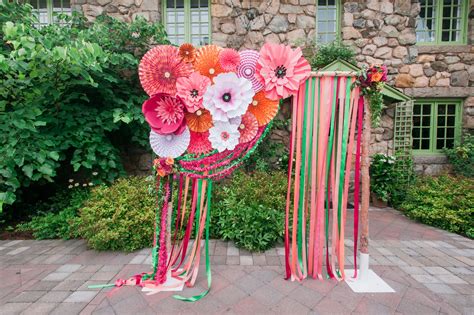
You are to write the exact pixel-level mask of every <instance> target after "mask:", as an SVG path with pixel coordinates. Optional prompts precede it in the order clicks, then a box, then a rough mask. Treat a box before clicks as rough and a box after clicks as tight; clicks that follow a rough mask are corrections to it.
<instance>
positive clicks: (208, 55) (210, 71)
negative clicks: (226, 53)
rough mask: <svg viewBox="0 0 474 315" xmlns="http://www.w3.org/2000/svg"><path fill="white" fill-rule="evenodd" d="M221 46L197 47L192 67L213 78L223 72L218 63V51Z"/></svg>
mask: <svg viewBox="0 0 474 315" xmlns="http://www.w3.org/2000/svg"><path fill="white" fill-rule="evenodd" d="M221 50H222V48H220V47H218V46H216V45H207V46H203V47H201V48H199V49H198V51H197V52H196V60H195V61H194V69H196V70H197V71H199V73H200V74H202V75H205V76H206V77H208V78H209V79H211V80H212V79H213V78H214V77H215V76H217V75H218V74H220V73H222V72H224V69H222V67H221V65H220V64H219V52H220V51H221Z"/></svg>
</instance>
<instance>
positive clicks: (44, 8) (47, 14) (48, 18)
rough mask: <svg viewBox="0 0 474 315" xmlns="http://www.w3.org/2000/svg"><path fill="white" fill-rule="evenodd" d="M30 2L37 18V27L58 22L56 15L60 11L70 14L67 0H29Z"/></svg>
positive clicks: (69, 4) (69, 5) (69, 3)
mask: <svg viewBox="0 0 474 315" xmlns="http://www.w3.org/2000/svg"><path fill="white" fill-rule="evenodd" d="M30 4H31V5H32V6H33V12H34V13H35V14H36V17H37V18H38V22H39V23H38V26H39V27H42V26H45V25H48V24H52V23H59V21H58V18H57V15H58V14H60V13H64V14H67V15H71V2H70V1H69V0H31V1H30Z"/></svg>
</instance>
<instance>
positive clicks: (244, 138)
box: [239, 112, 258, 143]
mask: <svg viewBox="0 0 474 315" xmlns="http://www.w3.org/2000/svg"><path fill="white" fill-rule="evenodd" d="M257 131H258V123H257V118H255V116H254V115H253V114H251V113H249V112H247V113H245V115H243V116H242V122H241V123H240V125H239V132H240V138H239V143H247V142H249V141H251V140H253V138H255V136H256V135H257Z"/></svg>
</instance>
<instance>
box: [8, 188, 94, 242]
mask: <svg viewBox="0 0 474 315" xmlns="http://www.w3.org/2000/svg"><path fill="white" fill-rule="evenodd" d="M88 196H89V190H88V189H83V188H77V189H71V190H67V191H61V192H59V193H57V194H56V195H54V196H53V197H52V198H50V199H49V200H48V201H46V202H43V203H41V204H39V205H38V209H36V210H37V212H38V214H37V215H35V216H33V217H32V218H31V221H29V222H27V223H23V224H20V225H18V226H17V230H18V231H31V232H33V236H34V238H36V239H40V240H41V239H50V238H62V239H71V238H77V237H79V236H80V235H79V224H80V220H79V217H78V209H79V208H80V207H81V206H82V205H83V204H84V202H85V201H86V200H87V198H88ZM32 212H36V211H32Z"/></svg>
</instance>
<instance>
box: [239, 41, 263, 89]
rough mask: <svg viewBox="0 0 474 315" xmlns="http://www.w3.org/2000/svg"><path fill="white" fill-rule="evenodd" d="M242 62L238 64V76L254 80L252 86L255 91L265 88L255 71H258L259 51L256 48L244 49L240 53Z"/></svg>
mask: <svg viewBox="0 0 474 315" xmlns="http://www.w3.org/2000/svg"><path fill="white" fill-rule="evenodd" d="M239 55H240V63H239V65H238V66H237V76H238V77H239V78H245V79H247V80H249V81H250V82H252V88H253V91H254V92H255V93H257V92H258V91H261V90H262V89H263V84H262V82H260V80H259V79H258V78H257V77H256V75H255V72H256V71H257V62H258V58H259V56H260V55H259V53H258V52H257V51H255V50H243V51H241V52H240V53H239Z"/></svg>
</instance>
